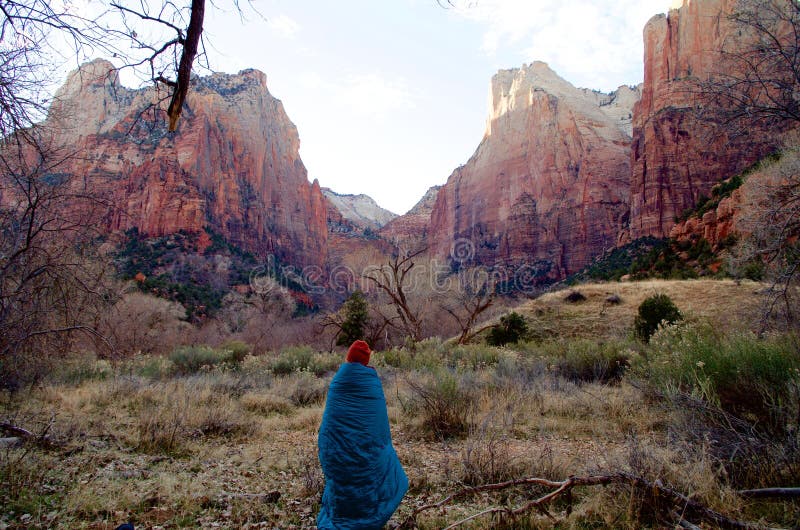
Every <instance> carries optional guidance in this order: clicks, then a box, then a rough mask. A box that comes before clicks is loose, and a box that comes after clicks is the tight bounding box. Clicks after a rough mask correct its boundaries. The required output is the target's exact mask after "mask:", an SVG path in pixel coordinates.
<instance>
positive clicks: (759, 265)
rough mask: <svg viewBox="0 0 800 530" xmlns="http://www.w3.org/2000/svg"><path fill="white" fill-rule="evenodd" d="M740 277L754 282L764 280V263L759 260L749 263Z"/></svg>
mask: <svg viewBox="0 0 800 530" xmlns="http://www.w3.org/2000/svg"><path fill="white" fill-rule="evenodd" d="M742 276H744V277H745V278H747V279H748V280H753V281H754V282H760V281H761V280H763V279H764V263H763V262H762V261H760V260H756V261H751V262H749V263H748V264H746V265H745V266H744V269H743V270H742Z"/></svg>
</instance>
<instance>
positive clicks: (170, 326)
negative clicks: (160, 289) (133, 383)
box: [101, 292, 192, 356]
mask: <svg viewBox="0 0 800 530" xmlns="http://www.w3.org/2000/svg"><path fill="white" fill-rule="evenodd" d="M185 319H186V310H185V309H184V308H183V306H182V305H181V304H179V303H178V302H171V301H168V300H164V299H163V298H156V297H155V296H150V295H147V294H144V293H140V292H130V293H127V294H124V295H123V296H122V298H120V300H119V301H118V302H117V303H116V304H114V305H113V306H112V307H111V308H110V309H109V311H108V312H107V313H106V314H105V315H104V317H103V318H102V320H101V330H102V332H103V333H104V334H105V335H106V336H108V337H109V340H111V341H112V342H113V344H114V345H115V347H116V350H117V352H118V353H119V354H120V355H123V356H124V355H131V354H134V353H136V352H141V353H155V354H163V353H167V352H169V351H172V350H173V349H174V348H175V346H177V345H178V344H180V343H181V342H182V339H184V337H185V335H186V334H187V333H188V332H190V331H191V330H192V326H191V325H190V324H189V323H188V322H186V321H185Z"/></svg>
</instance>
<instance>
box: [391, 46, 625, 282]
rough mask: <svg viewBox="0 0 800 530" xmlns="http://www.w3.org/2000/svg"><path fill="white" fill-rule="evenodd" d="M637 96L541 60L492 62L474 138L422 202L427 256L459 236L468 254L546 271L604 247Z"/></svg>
mask: <svg viewBox="0 0 800 530" xmlns="http://www.w3.org/2000/svg"><path fill="white" fill-rule="evenodd" d="M638 96H639V92H638V88H637V87H633V88H631V87H621V88H620V89H619V90H618V91H616V92H615V93H613V94H599V93H596V92H592V91H589V90H582V89H577V88H575V87H574V86H572V85H571V84H570V83H568V82H567V81H565V80H563V79H561V78H560V77H559V76H558V75H556V74H555V73H554V72H553V71H552V70H551V69H550V68H549V67H548V66H547V65H546V64H545V63H542V62H535V63H533V64H531V65H527V66H523V67H522V68H519V69H511V70H501V71H500V72H498V73H497V74H496V75H495V76H494V77H493V79H492V81H491V85H490V89H489V118H488V120H487V124H486V132H485V135H484V137H483V140H482V141H481V143H480V145H479V146H478V148H477V150H476V151H475V153H474V154H473V155H472V158H470V160H469V161H468V162H467V163H466V164H465V165H463V166H461V167H459V168H457V169H456V170H455V171H454V172H453V173H452V175H450V177H449V178H448V180H447V183H446V184H445V185H444V186H443V187H442V189H441V190H439V192H438V196H437V198H436V202H435V205H434V207H433V210H432V212H431V224H430V231H429V233H428V243H429V246H430V249H431V251H432V253H433V255H434V257H437V258H440V259H449V258H453V256H451V252H452V251H453V250H454V247H455V246H458V245H462V246H466V247H467V248H468V251H469V252H468V253H469V254H471V255H469V256H468V257H469V258H470V259H471V260H474V263H475V264H480V265H496V264H503V265H516V266H519V265H526V266H527V267H529V268H531V269H529V270H533V271H534V273H535V275H536V276H537V278H539V279H541V280H542V281H545V280H553V279H561V278H564V277H565V276H566V275H568V274H570V273H572V272H575V271H578V270H580V269H581V268H583V267H584V266H585V265H587V264H588V263H589V262H590V261H591V259H592V258H593V257H594V256H596V255H598V254H601V253H602V252H603V251H604V250H606V249H609V248H611V247H613V246H614V245H615V244H616V243H617V238H618V234H619V233H620V231H621V230H622V229H623V228H624V227H626V226H627V224H628V205H629V193H630V155H629V149H630V140H631V138H630V136H629V134H628V132H627V131H628V130H629V127H630V122H629V120H630V116H631V113H632V104H633V102H634V101H635V100H637V99H638ZM395 222H397V221H395ZM459 252H461V253H463V250H460V251H459ZM458 259H459V261H461V260H463V259H464V256H463V255H460V256H459V257H458Z"/></svg>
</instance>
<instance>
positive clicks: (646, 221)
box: [630, 0, 777, 239]
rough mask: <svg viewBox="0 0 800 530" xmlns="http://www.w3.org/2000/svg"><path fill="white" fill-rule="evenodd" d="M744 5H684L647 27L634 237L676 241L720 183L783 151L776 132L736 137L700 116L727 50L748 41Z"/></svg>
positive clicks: (636, 121)
mask: <svg viewBox="0 0 800 530" xmlns="http://www.w3.org/2000/svg"><path fill="white" fill-rule="evenodd" d="M737 3H738V2H737V0H695V1H687V0H684V1H683V2H682V4H681V5H682V6H681V7H680V8H679V9H673V10H671V11H670V12H669V14H668V15H657V16H655V17H653V18H652V19H650V21H649V22H648V23H647V25H646V26H645V28H644V84H643V88H642V98H641V100H640V101H639V103H638V104H637V105H636V106H635V107H634V111H633V144H632V150H631V167H632V171H633V174H632V179H631V223H630V225H631V237H632V238H633V239H636V238H638V237H642V236H646V235H654V236H657V237H663V236H667V235H669V232H670V229H671V228H672V226H673V225H674V224H675V217H676V216H678V215H680V214H681V213H682V212H683V211H684V210H686V209H688V208H691V207H693V206H694V205H695V204H696V203H697V200H698V199H699V198H700V197H702V196H708V195H709V192H710V190H711V188H712V187H713V185H714V184H716V183H717V182H719V181H720V180H722V179H724V178H727V177H729V176H731V175H734V174H736V173H738V172H739V171H741V170H742V169H744V168H745V167H747V166H748V165H750V164H752V163H753V162H754V161H756V160H758V159H760V158H761V157H763V156H764V155H765V154H767V153H769V152H771V151H772V150H774V149H775V147H776V145H777V143H776V138H777V136H776V135H775V134H773V133H771V132H770V131H754V130H749V131H748V130H744V131H739V132H740V133H741V134H737V135H733V134H732V133H731V132H729V131H726V129H725V128H723V127H714V126H712V125H710V122H709V121H707V118H709V116H707V115H706V116H704V120H703V121H701V120H700V117H699V111H700V110H702V108H701V105H702V101H700V98H699V96H698V89H697V86H698V84H697V82H698V81H705V80H707V79H709V78H714V77H715V76H718V75H720V74H721V73H723V70H724V69H725V68H726V66H725V61H723V60H722V55H721V53H720V52H721V50H722V49H723V46H725V45H726V43H731V42H740V43H741V42H747V35H742V34H741V33H740V27H738V26H735V25H734V23H733V22H732V20H731V18H730V15H731V14H732V13H733V12H734V10H735V9H736V6H737Z"/></svg>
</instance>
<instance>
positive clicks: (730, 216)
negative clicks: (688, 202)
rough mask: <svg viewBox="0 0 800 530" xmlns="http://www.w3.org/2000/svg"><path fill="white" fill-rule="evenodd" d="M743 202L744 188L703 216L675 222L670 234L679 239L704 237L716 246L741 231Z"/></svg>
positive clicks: (671, 236)
mask: <svg viewBox="0 0 800 530" xmlns="http://www.w3.org/2000/svg"><path fill="white" fill-rule="evenodd" d="M742 203H743V199H742V189H738V190H735V191H734V192H733V193H732V194H731V196H730V197H725V198H724V199H722V200H721V201H720V202H719V204H718V205H717V207H716V208H715V209H713V210H710V211H708V212H706V213H704V214H703V216H702V217H699V218H698V217H690V218H689V219H687V220H686V221H683V222H679V223H677V224H675V225H674V226H673V227H672V229H671V230H670V232H669V234H668V235H669V237H670V238H672V239H675V240H678V241H684V240H687V239H696V238H702V239H705V240H706V241H708V242H709V244H710V245H711V246H712V247H714V248H716V247H717V246H718V245H719V244H720V243H721V242H723V241H724V239H725V238H726V237H728V236H729V235H731V234H735V233H737V232H739V226H738V225H739V223H738V221H739V217H740V216H741V208H742Z"/></svg>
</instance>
